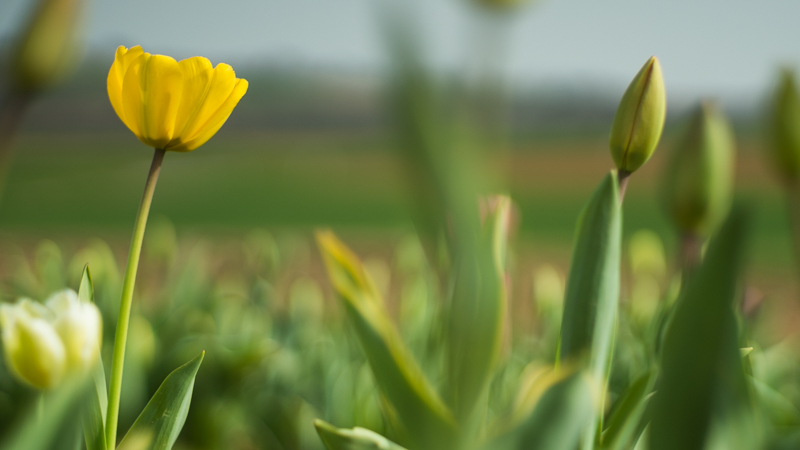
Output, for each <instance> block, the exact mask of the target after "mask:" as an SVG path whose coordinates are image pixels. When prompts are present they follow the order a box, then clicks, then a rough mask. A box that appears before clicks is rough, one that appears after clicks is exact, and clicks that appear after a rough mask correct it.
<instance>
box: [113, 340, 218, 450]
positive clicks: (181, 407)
mask: <svg viewBox="0 0 800 450" xmlns="http://www.w3.org/2000/svg"><path fill="white" fill-rule="evenodd" d="M204 356H205V352H203V353H200V354H199V355H197V357H195V358H194V359H193V360H191V361H189V362H188V363H186V364H184V365H182V366H180V367H178V368H177V369H175V370H174V371H173V372H172V373H171V374H169V375H168V376H167V378H166V379H164V382H163V383H161V386H160V387H159V388H158V390H157V391H156V393H155V394H153V398H151V399H150V401H149V402H148V403H147V406H145V408H144V410H143V411H142V413H141V414H139V417H138V418H137V419H136V422H134V423H133V426H132V427H131V429H130V430H128V433H127V434H126V435H125V438H124V439H123V440H122V442H121V443H120V445H119V447H118V449H119V450H134V449H136V450H139V449H148V450H170V449H172V446H173V444H175V440H176V439H178V435H179V434H180V432H181V429H182V428H183V424H184V422H186V415H187V414H188V413H189V406H190V404H191V401H192V391H193V390H194V378H195V376H196V375H197V371H198V370H199V369H200V364H201V363H202V362H203V357H204Z"/></svg>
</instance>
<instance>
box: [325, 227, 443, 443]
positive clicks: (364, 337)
mask: <svg viewBox="0 0 800 450" xmlns="http://www.w3.org/2000/svg"><path fill="white" fill-rule="evenodd" d="M317 242H318V244H319V248H320V251H321V252H322V256H323V259H324V261H325V265H326V267H327V270H328V276H329V278H330V280H331V283H332V284H333V287H334V289H335V290H336V292H337V293H338V295H339V297H340V298H341V299H342V301H343V303H344V305H345V310H346V312H347V315H348V317H349V318H350V321H351V322H352V324H353V327H354V329H355V332H356V335H357V336H358V339H359V342H360V343H361V347H362V349H363V350H364V354H365V355H366V357H367V361H368V362H369V365H370V368H371V369H372V372H373V374H374V375H375V381H376V383H377V384H378V386H379V387H380V389H381V391H382V392H383V394H384V395H385V396H386V398H387V399H388V401H389V403H390V404H391V406H392V407H393V409H394V411H395V412H396V414H397V417H398V419H399V421H400V422H401V425H402V427H403V431H404V432H405V436H406V440H407V441H408V442H409V446H411V447H413V448H415V449H426V450H427V449H431V450H434V449H441V448H452V447H453V446H454V443H455V442H456V439H457V435H458V433H457V428H456V424H455V420H454V419H453V416H452V413H451V412H450V410H449V409H448V408H447V406H446V405H445V404H444V402H443V401H442V400H441V398H440V397H439V395H438V394H437V393H436V391H435V390H434V389H433V387H432V386H431V384H430V382H429V381H428V380H427V378H426V377H425V375H424V374H423V373H422V370H421V369H420V367H419V365H418V364H417V362H416V360H414V358H413V357H412V356H411V353H410V351H409V350H408V348H407V347H406V345H405V344H404V343H403V341H402V338H401V337H400V334H399V333H398V331H397V329H396V328H395V326H394V324H393V323H392V321H391V320H390V319H389V316H388V314H387V313H386V311H385V309H384V305H383V302H382V300H381V298H380V294H379V293H378V291H377V289H376V288H375V286H374V285H373V283H372V281H371V280H370V279H369V277H368V276H367V274H366V272H365V271H364V268H363V267H362V265H361V262H360V261H359V260H358V258H357V257H356V256H355V254H353V252H352V251H350V249H348V248H347V247H346V246H345V245H344V244H343V243H342V242H341V241H339V239H338V238H337V237H336V236H335V235H334V234H333V233H332V232H331V231H319V232H317Z"/></svg>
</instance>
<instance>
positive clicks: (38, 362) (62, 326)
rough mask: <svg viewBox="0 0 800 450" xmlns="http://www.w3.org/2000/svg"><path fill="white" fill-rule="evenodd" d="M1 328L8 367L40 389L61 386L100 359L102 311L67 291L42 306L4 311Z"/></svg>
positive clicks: (23, 303)
mask: <svg viewBox="0 0 800 450" xmlns="http://www.w3.org/2000/svg"><path fill="white" fill-rule="evenodd" d="M0 327H2V343H3V353H4V354H5V358H6V365H7V366H8V367H9V369H10V371H11V372H12V373H13V374H14V375H15V376H16V377H17V378H18V379H19V380H21V381H23V382H25V383H27V384H30V385H31V386H33V387H35V388H38V389H49V388H54V387H56V386H58V385H59V384H60V383H61V380H62V379H63V377H64V375H68V374H85V373H86V372H87V371H88V370H89V369H90V368H91V366H92V365H93V364H94V363H95V362H96V361H97V358H98V356H99V354H100V343H101V341H102V334H103V333H102V319H101V317H100V311H99V310H98V309H97V307H96V306H95V305H94V304H93V303H85V302H81V301H80V300H79V299H78V295H77V294H76V293H75V291H72V290H69V289H68V290H64V291H60V292H56V293H55V294H53V295H52V296H51V297H50V298H49V299H48V300H47V302H46V303H45V304H44V305H43V304H41V303H37V302H34V301H32V300H29V299H25V298H23V299H20V300H19V301H17V303H15V304H13V305H11V304H4V305H0Z"/></svg>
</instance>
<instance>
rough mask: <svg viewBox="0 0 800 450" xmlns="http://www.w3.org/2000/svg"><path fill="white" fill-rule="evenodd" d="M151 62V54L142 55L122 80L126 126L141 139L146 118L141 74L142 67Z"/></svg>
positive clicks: (134, 61)
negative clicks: (140, 86)
mask: <svg viewBox="0 0 800 450" xmlns="http://www.w3.org/2000/svg"><path fill="white" fill-rule="evenodd" d="M149 60H150V53H142V54H141V55H139V57H138V58H136V59H135V60H133V62H131V64H130V66H129V67H128V70H126V71H125V77H124V78H123V79H122V111H123V117H124V118H125V125H127V126H128V128H130V130H131V131H132V132H133V134H135V135H136V137H138V138H139V139H141V136H142V121H143V117H144V107H143V105H142V91H141V89H140V88H139V81H140V79H141V77H140V75H139V73H140V72H141V71H142V67H143V66H144V65H145V64H147V61H149Z"/></svg>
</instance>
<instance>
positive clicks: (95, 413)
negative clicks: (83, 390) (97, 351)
mask: <svg viewBox="0 0 800 450" xmlns="http://www.w3.org/2000/svg"><path fill="white" fill-rule="evenodd" d="M78 298H79V299H80V300H81V301H82V302H87V303H93V302H94V283H92V274H91V272H90V271H89V265H88V264H86V265H85V266H83V275H82V276H81V284H80V287H79V288H78ZM92 378H93V381H92V384H93V389H89V390H88V395H87V399H86V402H85V403H84V406H83V412H82V414H83V418H82V423H83V436H84V439H85V441H86V449H87V450H106V440H105V423H106V410H107V408H108V390H107V389H106V375H105V372H103V361H102V360H98V362H97V364H96V365H95V367H94V368H93V369H92Z"/></svg>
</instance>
